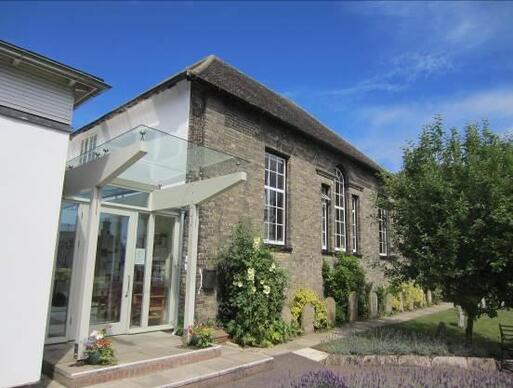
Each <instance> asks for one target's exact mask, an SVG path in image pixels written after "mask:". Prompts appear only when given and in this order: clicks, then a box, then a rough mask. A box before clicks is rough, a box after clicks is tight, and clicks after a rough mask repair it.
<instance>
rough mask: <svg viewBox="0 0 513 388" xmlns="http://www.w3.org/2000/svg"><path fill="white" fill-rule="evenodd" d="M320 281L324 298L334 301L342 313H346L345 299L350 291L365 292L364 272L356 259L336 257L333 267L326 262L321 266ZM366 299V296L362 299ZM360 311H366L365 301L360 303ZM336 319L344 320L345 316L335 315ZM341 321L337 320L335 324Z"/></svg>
mask: <svg viewBox="0 0 513 388" xmlns="http://www.w3.org/2000/svg"><path fill="white" fill-rule="evenodd" d="M322 279H323V285H324V296H326V297H328V296H331V297H333V298H334V299H335V302H336V303H337V306H338V307H339V308H340V310H342V311H344V312H345V311H347V298H348V297H349V294H350V293H351V292H352V291H356V292H359V294H362V291H364V292H365V272H364V271H363V269H362V267H361V265H360V262H359V260H358V258H357V257H355V256H349V255H344V254H341V255H340V256H338V257H337V259H336V261H335V263H334V265H333V267H332V266H331V265H329V264H328V263H327V262H326V261H324V262H323V264H322ZM359 299H362V298H359ZM363 299H367V296H365V297H363ZM360 303H361V307H362V311H363V312H365V311H366V310H367V308H366V306H367V301H366V300H365V302H363V301H360ZM337 318H344V320H345V318H346V314H337ZM342 322H343V321H339V320H337V323H342Z"/></svg>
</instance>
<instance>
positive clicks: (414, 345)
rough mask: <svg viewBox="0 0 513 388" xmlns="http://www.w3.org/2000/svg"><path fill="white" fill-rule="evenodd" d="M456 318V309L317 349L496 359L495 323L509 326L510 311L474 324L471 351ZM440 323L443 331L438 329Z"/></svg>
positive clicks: (368, 332)
mask: <svg viewBox="0 0 513 388" xmlns="http://www.w3.org/2000/svg"><path fill="white" fill-rule="evenodd" d="M457 319H458V316H457V312H456V310H455V309H449V310H446V311H442V312H439V313H435V314H431V315H427V316H424V317H421V318H417V319H414V320H411V321H407V322H403V323H399V324H395V325H391V326H386V327H382V328H379V329H373V330H369V331H367V332H364V333H359V334H355V335H353V336H350V337H346V338H341V339H336V340H332V341H329V342H326V343H324V344H321V345H320V346H319V348H320V349H321V350H324V351H327V352H329V353H338V354H420V355H461V356H478V357H496V358H497V357H499V356H500V338H499V323H505V324H513V310H502V311H499V314H498V316H497V317H496V318H490V317H488V316H483V317H481V318H480V319H479V320H478V321H477V322H475V324H474V337H473V338H474V343H473V347H472V349H467V348H465V346H464V343H465V333H464V330H463V329H460V328H458V324H457ZM441 322H443V323H444V328H443V330H440V328H439V325H440V323H441Z"/></svg>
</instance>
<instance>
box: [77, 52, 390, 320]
mask: <svg viewBox="0 0 513 388" xmlns="http://www.w3.org/2000/svg"><path fill="white" fill-rule="evenodd" d="M140 125H145V126H148V127H151V128H156V129H158V130H159V131H162V132H165V133H167V134H169V135H173V136H177V137H178V138H180V139H184V140H186V141H187V142H188V144H189V147H191V146H193V145H199V146H202V147H205V149H213V150H218V151H221V152H223V153H225V154H228V155H230V156H233V157H236V158H237V160H238V163H237V164H238V169H239V170H240V171H243V172H245V173H246V174H247V179H246V180H245V181H244V182H243V183H240V184H238V185H235V186H233V187H231V188H230V189H229V190H226V191H224V192H222V193H221V194H219V195H217V196H215V197H213V198H212V199H210V200H208V201H206V202H203V203H201V205H199V207H198V210H199V213H198V214H199V222H198V237H197V273H196V278H195V285H194V284H193V286H194V287H195V288H194V294H195V306H194V307H195V308H194V309H193V310H194V311H195V316H196V319H199V320H203V319H207V318H215V316H216V314H217V300H216V290H215V287H211V282H210V280H211V278H212V276H211V274H212V270H213V269H214V268H215V264H214V259H215V257H216V256H217V254H218V253H219V250H220V249H221V248H222V246H223V244H224V243H225V242H226V240H227V238H228V236H229V235H230V233H231V230H232V227H233V226H234V225H235V224H236V223H238V222H239V221H242V222H248V223H251V225H252V227H253V228H254V230H255V231H256V232H257V233H259V234H260V235H261V236H262V238H263V241H264V242H265V243H266V244H268V245H269V246H270V247H271V248H272V250H273V252H274V254H275V256H276V258H277V259H278V260H279V262H280V263H281V264H282V265H283V267H284V268H285V269H286V270H287V272H288V274H289V279H290V281H289V295H290V294H291V293H292V292H293V291H294V290H295V289H297V288H299V287H308V288H311V289H313V290H314V291H316V292H318V293H319V294H322V276H321V266H322V262H323V260H324V259H326V260H333V258H334V257H335V256H336V254H337V253H339V252H344V251H345V252H347V253H351V254H354V255H356V256H358V257H360V258H361V263H362V265H363V266H364V267H365V269H366V271H367V278H368V281H371V282H373V283H374V284H379V283H381V282H383V280H384V278H383V272H382V269H381V267H382V264H383V263H384V260H383V258H386V256H387V255H388V241H387V240H388V238H387V230H386V220H385V216H384V214H383V213H382V212H381V211H378V209H377V208H376V206H375V198H376V196H377V195H378V193H379V185H380V182H379V179H378V172H379V171H380V166H379V165H377V164H376V163H375V162H374V161H372V160H371V159H370V158H369V157H367V156H366V155H364V154H363V153H362V152H360V151H359V150H357V149H356V148H355V147H354V146H352V145H351V144H349V143H348V142H347V141H345V140H344V139H343V138H341V137H340V136H339V135H337V134H336V133H335V132H333V131H331V130H330V129H329V128H327V127H325V126H324V125H323V124H321V123H320V122H319V121H318V120H316V119H315V118H313V117H312V116H311V115H309V114H308V113H307V112H306V111H304V110H303V109H301V108H300V107H299V106H298V105H296V104H295V103H293V102H292V101H290V100H289V99H287V98H285V97H283V96H280V95H279V94H277V93H275V92H273V91H271V90H270V89H268V88H267V87H265V86H264V85H262V84H261V83H259V82H257V81H256V80H254V79H253V78H251V77H249V76H247V75H245V74H244V73H242V72H240V71H239V70H237V69H235V68H234V67H232V66H230V65H228V64H227V63H225V62H223V61H222V60H220V59H218V58H217V57H214V56H209V57H207V58H205V59H203V60H201V61H200V62H198V63H196V64H194V65H192V66H190V67H188V68H186V69H185V70H184V71H182V72H180V73H178V74H176V75H174V76H172V77H170V78H168V79H166V80H164V81H162V82H161V83H159V84H157V85H156V86H155V87H153V88H151V89H149V90H147V91H146V92H144V93H142V94H141V95H139V96H137V97H135V98H134V99H132V100H130V101H129V102H127V103H125V104H123V105H121V106H120V107H119V108H117V109H115V110H113V111H112V112H109V113H107V114H105V115H104V116H102V117H101V118H99V119H98V120H96V121H94V122H92V123H90V124H88V125H86V126H84V127H83V128H81V129H79V130H78V131H76V132H75V133H74V134H73V139H72V142H71V144H70V151H69V158H70V159H71V158H74V157H77V156H79V155H87V153H88V152H92V150H95V149H97V148H101V146H100V145H101V144H102V143H104V142H108V141H110V140H111V139H115V138H116V137H117V136H120V134H122V133H124V132H126V131H128V130H130V129H132V128H135V127H137V126H140ZM85 159H87V157H85ZM206 172H207V173H208V171H206ZM197 178H198V177H196V178H194V179H197ZM207 178H208V177H207ZM184 179H185V180H184V182H187V181H190V180H192V179H193V178H191V177H190V176H186V177H184ZM124 206H125V207H127V206H126V204H125V205H124ZM136 210H140V207H139V208H137V209H136ZM187 218H188V213H187V211H186V209H185V210H182V220H183V222H184V223H185V224H184V225H186V224H187V222H188V221H187ZM184 225H182V228H181V230H183V231H185V232H184V233H183V236H182V239H183V240H182V245H183V246H191V245H188V244H186V242H187V239H188V236H187V230H188V229H187V227H185V226H184ZM189 230H190V229H189ZM173 233H175V231H174V230H173ZM177 252H178V251H177ZM187 253H188V252H187V249H183V251H182V252H181V253H180V254H181V256H182V257H181V259H182V260H181V266H180V268H179V269H178V270H179V271H181V276H180V277H179V278H180V279H181V285H180V287H179V288H180V289H181V292H180V297H181V298H180V299H181V300H182V301H183V299H184V298H185V299H187V296H186V294H187V293H186V292H185V290H184V289H185V283H186V280H185V278H186V276H185V273H186V272H187V271H190V268H188V266H189V264H190V263H188V262H187V260H188V259H190V257H188V255H187ZM195 256H196V255H195ZM174 270H175V269H173V271H174ZM143 271H146V270H144V269H143ZM147 272H148V271H146V272H144V273H147ZM149 272H150V273H152V271H149ZM130 273H133V274H134V276H135V272H134V271H133V270H132V272H130ZM145 276H146V277H148V276H153V275H145ZM192 276H194V275H192ZM125 279H127V278H126V277H125ZM133 281H134V279H133V277H132V278H130V277H128V282H133ZM128 287H130V285H129V286H128ZM134 287H135V286H134ZM134 287H132V288H133V289H135V288H134ZM150 298H151V297H150ZM146 303H150V310H151V306H152V304H151V303H152V302H151V300H150V301H149V302H146ZM128 304H130V302H128ZM132 304H133V302H132ZM184 304H185V305H187V302H184V303H182V302H180V303H179V305H180V306H183V305H184ZM132 310H133V309H132ZM186 310H187V307H186ZM171 311H175V312H176V311H178V309H176V310H173V309H171ZM186 313H187V312H186ZM177 319H178V318H177V317H171V318H169V320H170V324H171V326H173V325H175V324H176V322H177ZM143 322H144V319H143ZM173 322H174V323H173ZM146 324H148V321H147V320H146Z"/></svg>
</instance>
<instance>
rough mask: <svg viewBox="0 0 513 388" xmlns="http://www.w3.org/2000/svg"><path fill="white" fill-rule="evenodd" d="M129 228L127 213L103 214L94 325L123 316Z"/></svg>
mask: <svg viewBox="0 0 513 388" xmlns="http://www.w3.org/2000/svg"><path fill="white" fill-rule="evenodd" d="M127 231H128V217H127V216H121V215H117V214H108V213H101V214H100V231H99V233H98V248H97V251H96V264H95V268H94V284H93V297H92V300H91V325H98V324H104V323H113V322H119V320H120V317H121V299H122V296H123V274H124V270H125V255H126V243H127Z"/></svg>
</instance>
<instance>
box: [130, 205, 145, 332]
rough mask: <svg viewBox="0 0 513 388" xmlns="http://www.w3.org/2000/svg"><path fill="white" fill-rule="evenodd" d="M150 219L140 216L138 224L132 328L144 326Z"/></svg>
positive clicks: (131, 316) (143, 215) (131, 317)
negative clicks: (143, 315) (143, 307)
mask: <svg viewBox="0 0 513 388" xmlns="http://www.w3.org/2000/svg"><path fill="white" fill-rule="evenodd" d="M148 218H149V216H148V214H139V220H138V222H137V241H136V247H135V259H134V275H133V284H132V308H131V310H130V327H140V326H141V325H142V321H141V319H142V306H143V295H144V273H145V269H146V256H147V252H146V249H147V240H148Z"/></svg>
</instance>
